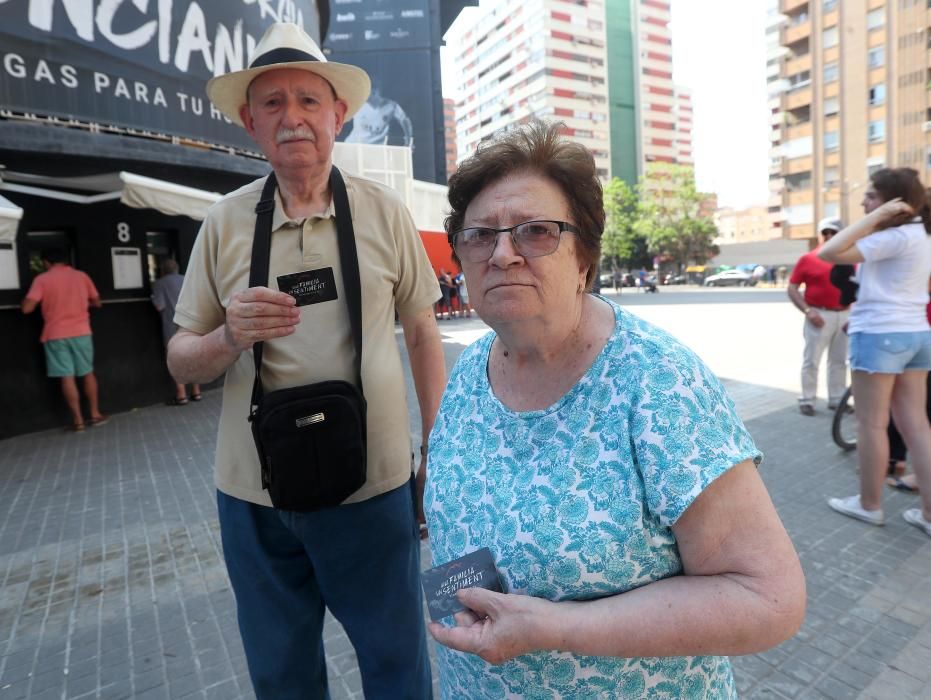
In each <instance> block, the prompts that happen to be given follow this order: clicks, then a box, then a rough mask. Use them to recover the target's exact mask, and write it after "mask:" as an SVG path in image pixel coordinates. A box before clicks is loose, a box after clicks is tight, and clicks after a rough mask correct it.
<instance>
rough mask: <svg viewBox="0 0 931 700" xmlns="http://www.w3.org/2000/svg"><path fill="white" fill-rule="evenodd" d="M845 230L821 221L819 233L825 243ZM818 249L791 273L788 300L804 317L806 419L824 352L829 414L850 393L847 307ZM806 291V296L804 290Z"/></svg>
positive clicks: (803, 402)
mask: <svg viewBox="0 0 931 700" xmlns="http://www.w3.org/2000/svg"><path fill="white" fill-rule="evenodd" d="M842 228H843V224H842V223H841V222H840V219H831V218H828V219H822V220H821V221H820V222H818V232H819V233H820V234H821V238H822V242H827V241H829V240H831V236H833V235H834V234H836V233H837V232H838V231H840V230H841V229H842ZM819 250H820V247H819V248H815V249H814V250H813V251H811V252H808V253H805V255H803V256H802V257H801V258H799V260H798V262H797V263H796V264H795V268H794V269H793V270H792V276H791V277H790V278H789V286H788V288H787V292H788V294H789V299H791V301H792V303H793V304H794V305H795V308H797V309H798V310H799V311H801V312H802V313H803V314H804V315H805V323H804V325H803V326H802V334H803V336H804V338H805V350H804V351H803V353H802V395H801V397H800V398H799V400H798V408H799V411H800V412H801V413H802V415H803V416H813V415H815V396H816V394H817V390H818V366H819V365H820V364H821V358H822V356H823V355H824V351H825V350H827V353H828V377H827V382H828V410H834V409H835V408H837V403H838V401H840V399H841V397H842V396H843V395H844V391H846V389H847V334H846V333H845V332H844V325H845V324H846V323H847V317H848V315H849V311H848V307H847V306H845V305H843V304H841V300H840V290H838V289H837V287H835V286H834V285H833V284H831V267H832V266H831V265H830V264H829V263H826V262H825V261H824V260H822V259H821V258H819V257H818V251H819ZM803 286H804V288H805V291H804V296H803V293H802V291H801V287H803Z"/></svg>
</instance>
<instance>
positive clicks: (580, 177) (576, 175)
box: [444, 119, 605, 288]
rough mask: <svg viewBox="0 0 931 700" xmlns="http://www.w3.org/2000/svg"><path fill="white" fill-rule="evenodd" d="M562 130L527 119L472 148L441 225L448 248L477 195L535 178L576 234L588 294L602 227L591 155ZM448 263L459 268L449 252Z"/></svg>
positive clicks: (451, 184) (453, 186)
mask: <svg viewBox="0 0 931 700" xmlns="http://www.w3.org/2000/svg"><path fill="white" fill-rule="evenodd" d="M564 127H565V125H564V124H562V123H554V122H545V121H541V120H539V119H533V120H531V121H529V122H527V123H525V124H521V125H520V126H517V127H514V128H511V129H508V130H507V131H503V132H498V133H497V134H495V135H493V136H492V137H490V138H488V139H486V140H484V141H481V142H480V143H479V144H478V147H477V148H476V149H475V153H473V154H472V155H471V156H469V157H468V158H466V159H465V160H464V161H462V163H460V164H459V166H458V168H457V169H456V172H455V174H454V175H453V176H452V177H451V178H449V195H448V196H449V206H450V212H449V216H447V217H446V221H445V222H444V223H445V228H446V235H447V238H448V240H449V245H450V247H452V245H453V236H454V235H455V234H456V232H458V231H459V230H460V229H461V228H462V222H463V220H464V219H465V212H466V209H467V208H468V206H469V204H470V203H471V202H472V200H473V199H475V197H477V196H478V194H479V193H480V192H481V191H482V190H484V189H485V188H486V187H489V186H490V185H493V184H495V183H497V182H500V181H501V180H503V179H504V178H506V177H508V176H511V175H517V174H521V173H531V174H535V175H540V176H543V177H546V178H548V179H550V180H552V181H553V182H554V183H555V184H556V185H557V186H558V187H559V189H560V190H562V193H563V195H564V196H565V198H566V201H567V202H568V203H569V212H570V214H571V216H572V218H573V221H572V223H574V224H575V225H576V226H578V227H579V229H581V233H580V234H579V235H578V241H579V245H578V246H577V248H576V250H577V251H578V257H579V259H580V260H581V261H582V262H583V263H585V264H587V265H588V274H587V275H586V278H585V286H586V288H591V285H592V281H593V280H594V279H595V276H596V275H597V274H598V267H599V262H600V260H601V234H602V233H603V232H604V226H605V213H604V201H603V197H602V191H601V181H600V180H599V179H598V174H597V171H596V169H595V159H594V158H593V157H592V154H591V152H590V151H589V150H588V149H587V148H585V147H584V146H582V145H581V144H578V143H575V142H573V141H569V140H567V139H565V138H564V137H563V136H562V135H561V133H560V131H561V130H562V129H563V128H564ZM514 223H519V222H516V221H515V222H514ZM453 258H454V259H455V261H456V262H457V263H459V264H460V266H461V263H460V261H459V258H458V256H457V255H456V251H455V249H453Z"/></svg>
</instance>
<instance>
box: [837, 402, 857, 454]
mask: <svg viewBox="0 0 931 700" xmlns="http://www.w3.org/2000/svg"><path fill="white" fill-rule="evenodd" d="M831 437H832V438H834V444H836V445H837V446H838V447H839V448H841V449H842V450H844V451H845V452H850V451H852V450H855V449H857V412H856V406H855V404H854V400H853V387H847V391H845V392H844V395H843V396H842V397H841V400H840V401H838V402H837V408H835V409H834V420H833V421H831Z"/></svg>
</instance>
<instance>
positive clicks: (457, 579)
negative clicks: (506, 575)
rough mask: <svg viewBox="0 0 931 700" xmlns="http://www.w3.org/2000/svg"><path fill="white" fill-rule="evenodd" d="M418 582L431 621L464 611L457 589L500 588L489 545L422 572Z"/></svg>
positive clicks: (495, 589)
mask: <svg viewBox="0 0 931 700" xmlns="http://www.w3.org/2000/svg"><path fill="white" fill-rule="evenodd" d="M421 581H422V583H423V592H424V594H425V595H426V596H427V608H428V609H429V610H430V619H431V620H433V621H434V622H438V621H439V620H442V619H443V618H444V617H447V616H449V615H452V614H453V613H457V612H460V611H462V610H465V606H463V605H462V603H460V602H459V601H458V600H457V599H456V591H458V590H459V589H460V588H487V589H488V590H489V591H497V592H499V593H500V592H501V591H502V589H501V581H500V579H499V578H498V570H497V569H496V568H495V560H494V559H492V557H491V551H490V550H489V549H488V547H482V548H481V549H478V550H476V551H474V552H472V553H470V554H466V555H465V556H464V557H459V558H458V559H453V560H452V561H448V562H446V563H445V564H440V565H439V566H436V567H434V568H432V569H429V570H427V571H424V572H423V573H422V574H421Z"/></svg>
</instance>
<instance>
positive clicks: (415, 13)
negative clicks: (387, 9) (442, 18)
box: [401, 10, 423, 17]
mask: <svg viewBox="0 0 931 700" xmlns="http://www.w3.org/2000/svg"><path fill="white" fill-rule="evenodd" d="M401 16H402V17H423V10H401Z"/></svg>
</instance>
